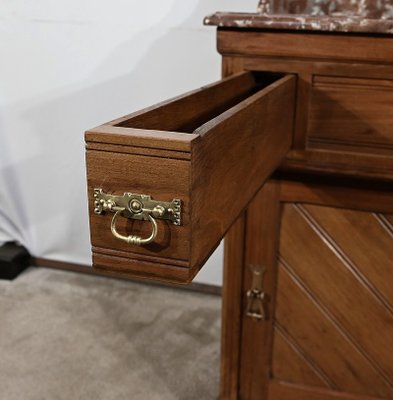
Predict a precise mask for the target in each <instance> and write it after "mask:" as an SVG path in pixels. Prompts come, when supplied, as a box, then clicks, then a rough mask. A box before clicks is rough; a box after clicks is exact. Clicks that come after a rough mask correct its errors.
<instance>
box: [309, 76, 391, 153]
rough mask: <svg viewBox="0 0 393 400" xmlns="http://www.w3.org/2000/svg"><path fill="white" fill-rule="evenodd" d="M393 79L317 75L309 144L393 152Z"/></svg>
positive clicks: (312, 99) (336, 149)
mask: <svg viewBox="0 0 393 400" xmlns="http://www.w3.org/2000/svg"><path fill="white" fill-rule="evenodd" d="M392 104H393V80H388V79H369V78H367V79H366V78H350V77H337V76H322V75H315V76H314V77H313V82H312V88H311V97H310V116H309V127H308V145H309V147H310V148H316V149H327V150H335V151H345V152H359V153H368V154H379V155H388V156H393V128H392V126H393V108H392Z"/></svg>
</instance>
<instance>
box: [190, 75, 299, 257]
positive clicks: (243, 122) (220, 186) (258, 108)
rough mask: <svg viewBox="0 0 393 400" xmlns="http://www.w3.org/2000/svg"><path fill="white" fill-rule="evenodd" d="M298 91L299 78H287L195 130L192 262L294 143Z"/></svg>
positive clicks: (211, 247) (207, 248) (218, 235)
mask: <svg viewBox="0 0 393 400" xmlns="http://www.w3.org/2000/svg"><path fill="white" fill-rule="evenodd" d="M294 94H295V78H294V77H292V76H287V77H284V78H282V79H280V80H278V81H277V82H275V83H273V84H271V85H269V86H268V87H267V88H266V89H263V90H261V91H260V92H258V93H256V94H255V95H253V96H252V97H250V98H249V99H247V100H245V101H244V102H242V103H240V104H239V105H238V106H236V107H234V108H232V109H231V110H228V112H226V113H224V114H222V115H220V116H219V117H217V118H216V119H215V120H212V121H210V122H209V123H207V124H205V125H204V126H202V127H201V128H200V129H199V130H197V131H196V133H198V134H199V135H200V139H199V140H198V141H196V142H195V143H194V144H193V149H192V161H191V162H192V171H193V174H192V187H191V193H192V197H193V200H192V201H193V202H192V217H191V224H192V226H193V230H192V237H191V240H192V242H191V246H192V249H191V252H192V256H191V260H192V264H201V263H203V261H204V260H205V257H206V255H207V254H208V255H210V253H211V252H212V251H213V250H214V248H215V247H216V246H217V245H218V243H219V241H220V240H221V239H222V237H223V236H224V234H225V232H226V231H227V230H228V229H229V227H230V225H231V224H232V223H233V221H234V220H235V219H236V218H237V217H238V216H239V215H240V213H241V211H242V210H243V209H244V208H245V207H246V206H247V204H248V203H249V202H250V200H251V199H252V198H253V196H254V195H255V194H256V192H257V191H258V189H259V188H260V187H261V186H262V185H263V183H264V182H265V180H266V179H267V178H268V177H269V176H270V175H271V174H272V172H273V171H274V170H275V169H276V168H277V166H278V165H279V164H280V163H281V161H282V159H283V158H284V157H285V155H286V153H287V152H288V150H289V148H290V147H291V143H292V126H293V115H294V114H293V113H294ZM282 110H285V115H284V116H283V115H282ZM222 155H225V156H224V157H223V156H222ZM239 159H240V160H242V162H241V163H238V160H239ZM228 200H229V201H228Z"/></svg>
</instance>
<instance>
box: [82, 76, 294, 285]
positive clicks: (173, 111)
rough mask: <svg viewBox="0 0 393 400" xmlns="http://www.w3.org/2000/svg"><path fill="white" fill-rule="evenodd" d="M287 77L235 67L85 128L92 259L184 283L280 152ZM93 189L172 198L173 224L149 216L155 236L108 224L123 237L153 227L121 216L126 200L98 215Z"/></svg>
mask: <svg viewBox="0 0 393 400" xmlns="http://www.w3.org/2000/svg"><path fill="white" fill-rule="evenodd" d="M295 83H296V79H295V77H294V76H291V75H288V76H282V75H281V76H280V75H277V74H264V73H251V72H245V73H240V74H238V75H235V76H233V77H231V78H228V79H224V80H222V81H220V82H217V83H215V84H212V85H210V86H206V87H204V88H201V89H199V90H196V91H193V92H191V93H187V94H185V95H183V96H180V97H177V98H175V99H172V100H169V101H167V102H164V103H161V104H158V105H156V106H153V107H151V108H148V109H145V110H142V111H139V112H137V113H134V114H131V115H128V116H126V117H123V118H120V119H117V120H115V121H112V122H109V123H107V124H104V125H102V126H99V127H98V128H95V129H92V130H90V131H88V132H86V148H87V153H86V162H87V181H88V195H89V215H90V229H91V243H92V251H93V266H94V267H95V268H97V269H101V270H107V271H111V272H117V273H119V274H123V275H124V274H125V275H132V276H139V277H145V278H155V279H160V280H166V281H171V282H181V283H187V282H190V281H191V280H192V278H193V277H194V275H195V274H196V272H197V271H198V270H199V269H200V268H201V266H202V265H203V263H204V262H205V261H206V260H207V258H208V257H209V256H210V254H211V253H212V252H213V251H214V249H215V248H216V247H217V245H218V244H219V242H220V240H221V239H222V237H223V236H224V234H225V233H226V231H227V230H228V229H229V227H230V226H231V224H232V223H233V222H234V220H235V219H236V218H237V217H238V216H239V214H240V213H241V212H242V211H243V210H244V209H245V207H246V206H247V204H248V203H249V202H250V200H251V199H252V198H253V196H254V195H255V193H256V192H257V191H258V189H259V188H260V187H261V186H262V185H263V183H264V181H265V180H266V178H268V177H269V176H270V174H271V173H272V172H273V171H274V170H275V169H276V168H277V166H278V165H279V164H280V163H281V161H282V160H283V158H284V157H285V155H286V154H287V152H288V150H289V148H290V146H291V143H292V125H293V115H294V97H295ZM98 189H100V190H102V192H103V193H105V194H107V195H117V196H122V195H123V193H132V195H130V197H129V198H130V199H132V198H134V197H135V196H134V194H144V195H149V196H151V198H152V199H153V200H157V201H163V202H171V201H172V200H173V199H179V200H180V203H181V223H180V225H175V224H173V221H170V220H164V219H157V218H155V216H152V215H153V214H152V213H147V214H149V215H150V216H151V217H153V218H154V220H155V222H156V224H157V236H156V238H155V239H154V241H153V242H152V243H150V244H147V245H142V246H137V245H135V244H129V243H126V241H123V240H119V239H118V238H116V237H115V236H114V235H113V233H112V232H111V224H113V226H114V227H115V230H116V232H118V233H120V235H121V236H123V237H125V238H126V239H127V238H129V237H134V236H138V237H141V238H146V237H148V236H149V235H150V233H151V232H152V230H153V225H154V224H153V223H152V221H151V219H150V221H148V220H146V219H147V218H148V217H146V216H145V217H143V218H142V219H145V220H136V219H131V218H126V217H127V216H130V215H134V216H135V213H132V212H131V208H132V206H131V205H130V204H131V202H129V203H127V197H124V199H125V200H124V201H125V203H124V204H125V206H124V204H123V206H124V207H123V208H124V211H122V210H121V209H120V208H118V209H116V208H115V210H113V209H112V210H106V212H103V213H100V214H97V213H96V212H95V211H97V210H96V209H97V203H96V202H97V198H96V197H95V196H94V194H95V191H97V190H98ZM100 196H101V195H100ZM101 200H102V199H101ZM116 204H117V203H116ZM101 205H102V204H101ZM116 210H117V211H119V212H118V213H114V212H113V211H116ZM134 211H135V210H134ZM165 213H167V210H166V211H165ZM115 215H117V219H116V221H114V222H115V223H113V218H114V216H115ZM128 241H129V242H130V241H131V242H135V240H133V239H130V240H128Z"/></svg>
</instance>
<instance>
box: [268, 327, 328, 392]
mask: <svg viewBox="0 0 393 400" xmlns="http://www.w3.org/2000/svg"><path fill="white" fill-rule="evenodd" d="M273 348H274V355H273V376H274V377H278V378H279V379H280V380H283V381H287V382H302V384H305V385H310V386H317V387H327V388H334V387H335V386H334V385H333V384H332V383H331V382H330V381H329V379H328V378H327V377H326V376H325V374H324V373H323V372H322V371H321V370H320V369H319V368H318V367H317V366H316V365H315V363H314V362H313V361H312V360H310V359H309V358H308V355H307V354H305V353H304V351H303V350H302V349H301V348H300V346H299V345H298V344H297V343H296V342H295V341H294V340H293V338H291V337H290V335H289V334H288V332H287V331H285V330H284V329H283V327H281V326H280V325H279V324H278V323H276V324H275V329H274V345H273Z"/></svg>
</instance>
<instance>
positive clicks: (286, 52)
mask: <svg viewBox="0 0 393 400" xmlns="http://www.w3.org/2000/svg"><path fill="white" fill-rule="evenodd" d="M392 43H393V37H380V38H378V40H375V39H374V38H372V37H366V36H358V35H351V34H346V35H326V34H317V33H307V34H302V33H284V32H282V33H280V34H277V33H274V32H266V31H265V32H264V31H246V30H229V29H219V30H218V35H217V48H218V51H219V53H221V54H222V55H227V56H228V55H243V56H257V55H258V56H278V57H283V58H289V59H322V60H330V61H336V60H340V61H344V60H346V61H349V62H351V63H352V62H356V61H363V62H367V63H370V62H381V63H388V62H392V61H393V50H392V48H393V46H392Z"/></svg>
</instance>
